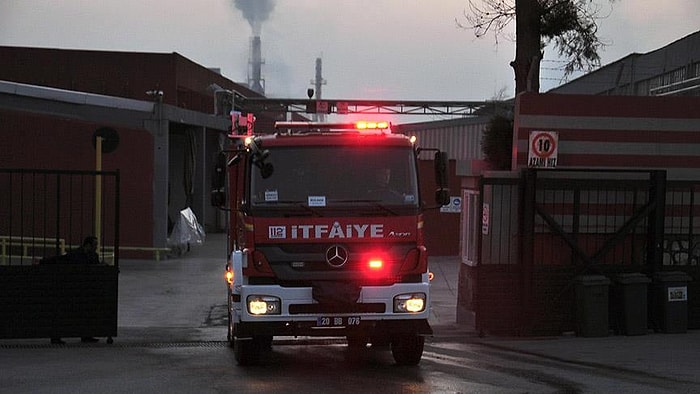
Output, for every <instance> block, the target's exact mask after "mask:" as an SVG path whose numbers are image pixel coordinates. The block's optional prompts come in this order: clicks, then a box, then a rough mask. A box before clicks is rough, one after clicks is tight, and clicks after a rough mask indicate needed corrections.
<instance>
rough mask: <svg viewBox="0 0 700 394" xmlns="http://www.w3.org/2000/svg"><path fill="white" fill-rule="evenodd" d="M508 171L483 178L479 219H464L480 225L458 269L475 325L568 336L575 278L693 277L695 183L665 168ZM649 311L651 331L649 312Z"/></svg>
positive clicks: (694, 309) (698, 223) (693, 309)
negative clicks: (672, 176)
mask: <svg viewBox="0 0 700 394" xmlns="http://www.w3.org/2000/svg"><path fill="white" fill-rule="evenodd" d="M510 175H511V176H499V177H482V179H481V182H480V188H479V198H480V201H479V202H480V204H479V207H480V208H481V209H480V210H476V212H478V214H479V216H478V217H472V218H469V217H466V218H465V221H467V222H469V223H471V228H478V229H481V231H480V232H479V234H478V237H474V236H472V237H469V238H471V239H473V240H474V244H470V243H471V242H466V241H465V242H464V243H465V248H464V249H465V252H466V253H469V254H472V255H473V254H474V251H476V256H477V257H476V258H473V257H470V258H467V259H466V260H467V261H466V264H463V266H462V269H461V270H460V281H461V282H462V284H463V285H462V286H461V288H463V289H464V288H466V290H465V291H463V292H464V293H465V295H464V299H466V300H468V301H467V305H466V308H468V309H469V310H471V311H474V313H475V319H476V320H475V323H476V326H477V329H479V330H482V331H486V332H491V333H499V332H500V333H506V334H516V335H558V334H561V333H562V332H566V331H574V330H575V316H574V313H575V309H576V308H575V299H574V282H575V278H576V277H577V276H579V275H587V274H597V275H605V276H607V277H613V276H614V275H616V274H619V273H633V272H634V273H641V274H644V275H646V276H648V277H649V278H651V277H653V275H654V274H655V273H657V272H660V271H669V270H682V271H684V272H686V273H688V274H689V275H690V276H691V277H694V278H696V279H697V276H698V266H697V260H698V258H697V257H696V255H700V252H696V251H695V245H696V244H700V242H698V240H697V239H696V238H697V234H698V233H699V232H700V231H699V230H700V209H697V208H696V202H695V201H700V198H698V199H696V198H695V195H696V194H698V195H699V196H700V188H699V187H698V185H697V184H688V183H683V184H679V183H678V182H667V181H666V175H665V171H643V170H640V171H630V170H627V171H625V170H585V169H581V170H578V169H577V170H536V169H524V170H522V171H521V172H520V173H519V174H515V173H512V174H510ZM698 207H700V204H698ZM472 216H476V215H472ZM472 222H474V223H480V225H474V223H472ZM465 252H463V253H464V254H465V256H464V257H468V256H466V253H465ZM464 257H463V261H464V260H465V259H464ZM470 261H471V262H470ZM675 261H678V262H682V264H683V265H679V264H675V263H674V262H675ZM694 282H697V280H695V281H693V283H692V284H690V285H689V286H688V290H689V294H690V297H689V301H690V302H689V328H693V327H695V326H696V325H697V324H698V320H700V313H698V312H700V311H699V310H698V309H700V308H698V305H700V300H697V296H696V294H697V292H698V286H697V284H696V283H694ZM650 290H651V289H650ZM693 298H695V299H693ZM611 301H613V300H611ZM613 309H614V305H612V304H611V313H615V311H614V310H613ZM649 313H650V321H651V322H652V326H653V321H654V319H655V316H654V315H653V314H654V313H655V311H654V310H653V308H650V309H649Z"/></svg>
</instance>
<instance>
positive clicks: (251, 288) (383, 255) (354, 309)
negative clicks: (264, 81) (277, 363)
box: [217, 122, 447, 365]
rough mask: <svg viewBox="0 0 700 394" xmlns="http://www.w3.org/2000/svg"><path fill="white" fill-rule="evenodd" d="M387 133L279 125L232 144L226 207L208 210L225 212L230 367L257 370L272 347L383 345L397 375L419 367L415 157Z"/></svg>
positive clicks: (425, 289)
mask: <svg viewBox="0 0 700 394" xmlns="http://www.w3.org/2000/svg"><path fill="white" fill-rule="evenodd" d="M387 126H388V125H383V124H381V123H380V124H372V123H370V124H351V125H344V124H333V125H331V124H317V123H308V122H303V123H301V124H300V123H297V122H282V123H279V122H278V125H277V129H276V132H275V133H273V134H266V135H260V136H252V135H248V136H245V138H243V137H240V136H232V137H233V140H234V141H236V142H235V144H234V148H233V149H230V150H229V152H228V154H227V156H226V164H227V169H228V175H227V177H226V178H227V181H228V193H229V194H228V195H229V198H228V199H224V198H220V197H219V198H218V199H217V200H218V201H226V204H227V205H228V207H227V208H228V209H229V211H230V226H229V227H230V232H229V251H230V257H229V261H228V264H227V277H228V278H229V281H228V286H227V298H228V315H229V327H228V341H229V344H230V345H231V346H232V347H233V348H234V353H235V357H236V360H237V362H238V363H239V364H242V365H246V364H253V363H256V362H257V361H258V359H259V355H260V353H261V352H262V351H264V350H265V349H266V348H268V347H269V346H270V344H271V343H272V338H273V337H274V336H292V337H296V336H322V337H345V338H347V342H348V345H349V346H350V347H351V348H358V349H359V348H363V347H366V346H367V345H368V344H372V345H387V344H388V345H390V348H391V351H392V354H393V356H394V359H395V361H396V362H397V364H402V365H415V364H417V363H418V362H419V361H420V358H421V355H422V352H423V345H424V338H425V336H427V335H431V334H432V330H431V328H430V325H429V324H428V317H429V313H430V308H429V305H430V281H429V276H430V273H429V270H428V254H427V251H426V248H425V246H424V244H423V216H422V210H423V209H424V208H425V207H426V204H425V203H424V202H423V200H422V199H421V196H420V193H419V190H420V189H419V183H418V182H419V180H418V170H417V155H418V153H419V151H420V150H419V149H418V148H417V147H416V146H415V140H414V139H411V138H409V137H407V136H405V135H401V134H391V133H390V132H389V131H388V128H387ZM438 156H440V159H442V160H440V161H441V163H438V166H437V167H436V173H439V172H440V169H439V168H438V167H440V166H442V167H443V169H442V171H444V156H442V155H439V154H436V157H438ZM436 163H437V161H436ZM439 177H442V176H441V175H440V176H439ZM446 195H447V191H446V190H438V192H437V193H436V198H437V200H440V201H441V202H444V200H445V199H444V198H443V197H444V196H446Z"/></svg>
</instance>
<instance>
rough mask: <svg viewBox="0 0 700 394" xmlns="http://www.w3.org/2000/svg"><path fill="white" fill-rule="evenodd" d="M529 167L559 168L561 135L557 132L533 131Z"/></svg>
mask: <svg viewBox="0 0 700 394" xmlns="http://www.w3.org/2000/svg"><path fill="white" fill-rule="evenodd" d="M529 142H530V143H529V145H530V149H529V152H528V155H527V156H528V157H527V166H528V167H540V168H554V167H556V166H557V151H558V148H559V147H558V145H559V134H558V133H557V132H556V131H533V132H531V133H530V141H529Z"/></svg>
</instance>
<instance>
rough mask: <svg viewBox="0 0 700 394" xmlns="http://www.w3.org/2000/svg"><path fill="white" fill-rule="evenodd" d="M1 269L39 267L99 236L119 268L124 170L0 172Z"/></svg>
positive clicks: (102, 253)
mask: <svg viewBox="0 0 700 394" xmlns="http://www.w3.org/2000/svg"><path fill="white" fill-rule="evenodd" d="M0 190H2V192H1V193H0V265H30V264H37V263H39V262H40V261H41V259H43V258H46V257H52V256H58V255H62V254H65V253H66V252H67V251H69V250H71V249H73V248H76V247H78V246H79V245H81V243H82V241H83V239H84V238H85V237H87V236H97V237H98V241H99V244H100V245H113V246H117V248H114V249H113V250H112V251H108V250H107V249H106V248H101V249H100V250H99V254H100V259H101V260H103V261H105V262H107V263H110V264H115V265H117V264H118V255H119V253H118V245H119V231H118V229H119V172H118V171H70V170H43V169H0Z"/></svg>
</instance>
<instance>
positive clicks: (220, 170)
mask: <svg viewBox="0 0 700 394" xmlns="http://www.w3.org/2000/svg"><path fill="white" fill-rule="evenodd" d="M226 167H227V163H226V153H224V152H221V153H219V155H218V156H217V158H216V163H215V164H214V170H213V172H212V177H211V205H212V206H215V207H222V206H225V205H226Z"/></svg>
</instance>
